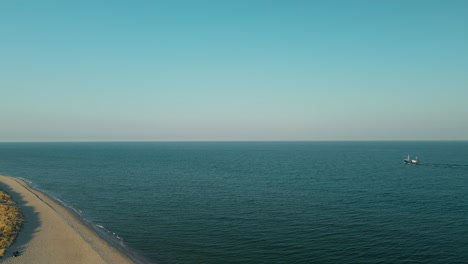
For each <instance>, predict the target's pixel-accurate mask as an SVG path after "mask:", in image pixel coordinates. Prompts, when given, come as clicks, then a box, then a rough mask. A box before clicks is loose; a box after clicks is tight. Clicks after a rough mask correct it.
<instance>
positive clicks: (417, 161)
mask: <svg viewBox="0 0 468 264" xmlns="http://www.w3.org/2000/svg"><path fill="white" fill-rule="evenodd" d="M403 161H404V162H405V164H421V162H420V161H419V159H418V156H416V158H415V159H411V158H410V155H408V158H406V159H404V160H403Z"/></svg>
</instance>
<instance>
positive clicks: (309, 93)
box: [0, 0, 468, 141]
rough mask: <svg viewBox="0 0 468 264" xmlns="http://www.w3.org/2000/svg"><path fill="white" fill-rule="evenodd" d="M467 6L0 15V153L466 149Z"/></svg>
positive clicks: (201, 5) (122, 6)
mask: <svg viewBox="0 0 468 264" xmlns="http://www.w3.org/2000/svg"><path fill="white" fill-rule="evenodd" d="M467 14H468V1H450V0H449V1H428V0H421V1H417V0H413V1H396V0H391V1H390V0H389V1H373V0H369V1H347V0H342V1H291V0H288V1H286V0H285V1H279V0H277V1H275V0H271V1H267V0H265V1H258V0H257V1H255V0H248V1H243V0H238V1H227V0H226V1H219V0H213V1H203V0H197V1H189V0H187V1H177V0H176V1H156V0H155V1H130V0H129V1H96V0H93V1H48V0H44V1H32V0H31V1H0V92H1V93H0V99H1V102H0V141H108V140H112V141H113V140H124V141H127V140H156V141H160V140H161V141H166V140H171V141H172V140H175V141H177V140H414V139H419V140H468V15H467Z"/></svg>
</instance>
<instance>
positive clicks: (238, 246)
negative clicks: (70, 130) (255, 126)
mask: <svg viewBox="0 0 468 264" xmlns="http://www.w3.org/2000/svg"><path fill="white" fill-rule="evenodd" d="M408 154H410V155H418V156H419V158H420V159H421V161H422V162H423V164H422V165H420V166H416V165H405V164H403V159H404V158H406V157H407V155H408ZM0 173H2V174H6V175H10V176H14V177H19V178H24V179H26V180H28V181H30V182H31V183H32V185H33V186H35V187H37V188H39V189H40V190H43V191H45V192H47V193H49V194H51V195H52V196H54V197H56V198H58V199H60V200H62V201H63V202H64V203H65V204H67V205H69V206H71V207H72V208H74V209H75V210H77V211H79V212H81V214H82V216H83V217H84V218H85V219H88V220H89V221H91V222H92V223H94V224H95V226H96V227H97V229H101V231H103V232H106V231H105V230H109V233H108V235H110V236H113V237H114V238H116V239H119V240H120V241H121V242H122V243H123V244H124V245H125V246H127V247H129V248H131V249H132V251H134V252H136V253H138V254H143V255H144V256H146V257H147V258H148V259H149V260H150V261H149V262H150V263H153V262H154V263H169V264H172V263H216V264H218V263H445V264H447V263H468V142H141V143H124V142H122V143H0Z"/></svg>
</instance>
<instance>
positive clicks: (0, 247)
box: [0, 190, 24, 256]
mask: <svg viewBox="0 0 468 264" xmlns="http://www.w3.org/2000/svg"><path fill="white" fill-rule="evenodd" d="M15 204H16V203H15V202H14V201H13V200H12V198H11V196H10V195H9V194H8V193H6V192H4V191H1V190H0V256H3V255H4V254H5V251H6V249H7V248H8V247H9V246H10V245H11V244H12V243H13V241H14V240H15V238H16V236H17V235H18V232H19V231H20V229H21V224H22V223H23V222H24V217H23V214H22V213H21V209H20V208H19V207H17V206H15Z"/></svg>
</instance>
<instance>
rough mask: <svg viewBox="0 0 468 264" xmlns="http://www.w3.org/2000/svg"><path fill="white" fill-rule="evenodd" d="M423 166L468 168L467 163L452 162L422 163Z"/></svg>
mask: <svg viewBox="0 0 468 264" xmlns="http://www.w3.org/2000/svg"><path fill="white" fill-rule="evenodd" d="M421 165H424V166H432V167H438V168H450V169H451V168H461V169H463V168H466V169H468V164H454V163H422V164H421Z"/></svg>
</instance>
